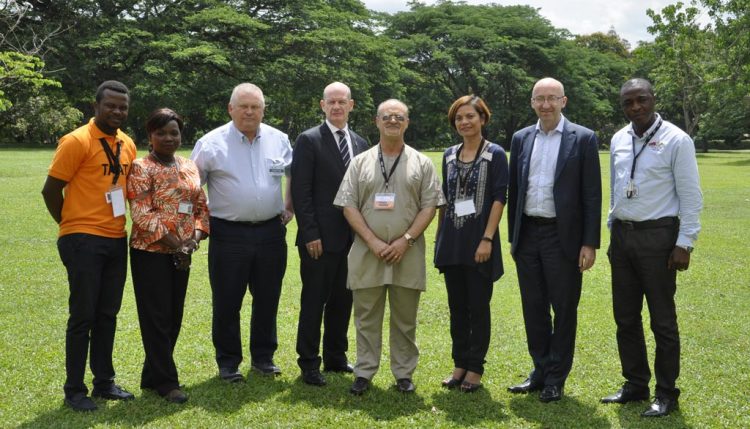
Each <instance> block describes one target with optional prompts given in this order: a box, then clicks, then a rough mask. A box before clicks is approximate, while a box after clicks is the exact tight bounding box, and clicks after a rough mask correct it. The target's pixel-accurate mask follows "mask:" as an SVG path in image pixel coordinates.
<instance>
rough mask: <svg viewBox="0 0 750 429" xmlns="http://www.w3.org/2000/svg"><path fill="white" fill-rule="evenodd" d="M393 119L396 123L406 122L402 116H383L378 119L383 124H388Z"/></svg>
mask: <svg viewBox="0 0 750 429" xmlns="http://www.w3.org/2000/svg"><path fill="white" fill-rule="evenodd" d="M393 119H395V120H396V121H398V122H404V121H405V120H406V116H404V115H383V116H381V117H380V120H381V121H383V122H390V121H391V120H393Z"/></svg>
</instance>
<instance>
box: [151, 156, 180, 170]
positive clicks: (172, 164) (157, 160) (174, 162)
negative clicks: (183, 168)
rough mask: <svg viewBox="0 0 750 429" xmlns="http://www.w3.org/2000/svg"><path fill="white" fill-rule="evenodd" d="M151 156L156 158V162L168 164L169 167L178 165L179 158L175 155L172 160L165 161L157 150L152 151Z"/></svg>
mask: <svg viewBox="0 0 750 429" xmlns="http://www.w3.org/2000/svg"><path fill="white" fill-rule="evenodd" d="M151 156H152V157H153V158H154V160H155V161H156V162H158V163H159V164H161V165H164V166H167V167H174V166H175V165H177V160H176V159H175V158H174V157H173V158H172V160H171V161H165V160H163V159H161V158H160V157H159V155H157V154H156V152H151Z"/></svg>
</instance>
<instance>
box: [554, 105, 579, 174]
mask: <svg viewBox="0 0 750 429" xmlns="http://www.w3.org/2000/svg"><path fill="white" fill-rule="evenodd" d="M575 144H576V132H575V131H570V130H569V128H568V121H567V120H565V124H564V125H563V133H562V137H561V138H560V152H559V153H558V155H557V167H555V180H557V178H558V177H560V173H562V171H563V168H564V167H565V163H566V162H567V161H568V158H569V157H570V151H572V150H573V146H575Z"/></svg>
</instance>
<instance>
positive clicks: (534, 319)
mask: <svg viewBox="0 0 750 429" xmlns="http://www.w3.org/2000/svg"><path fill="white" fill-rule="evenodd" d="M519 238H520V241H519V243H518V245H517V247H516V253H515V255H514V258H515V261H516V270H517V272H518V284H519V286H520V289H521V304H522V306H523V318H524V324H525V326H526V340H527V342H528V347H529V354H530V355H531V359H532V360H533V362H534V372H533V374H532V378H533V381H534V382H538V383H543V384H545V385H557V386H563V385H564V384H565V380H566V379H567V377H568V374H569V373H570V369H571V368H572V367H573V353H574V351H575V339H576V327H577V323H578V301H579V300H580V298H581V281H582V276H581V273H580V272H579V271H578V261H572V260H570V259H568V258H566V257H565V254H564V253H563V249H562V247H561V245H560V239H559V237H558V234H557V225H556V224H554V223H552V224H545V225H541V224H536V223H533V222H531V221H525V222H524V223H523V225H522V227H521V236H520V237H519ZM550 307H551V308H552V310H553V312H554V320H553V319H552V316H551V315H550Z"/></svg>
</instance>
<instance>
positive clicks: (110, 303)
mask: <svg viewBox="0 0 750 429" xmlns="http://www.w3.org/2000/svg"><path fill="white" fill-rule="evenodd" d="M129 101H130V97H129V95H128V88H127V87H126V86H125V85H123V84H122V83H120V82H117V81H106V82H103V83H102V84H101V85H100V86H99V88H98V89H97V91H96V102H95V103H94V113H95V115H94V118H93V119H91V120H90V121H89V123H88V124H86V125H84V126H82V127H80V128H78V129H76V130H74V131H72V132H70V133H69V134H67V135H65V136H63V137H62V138H61V139H60V142H59V144H58V146H57V151H56V152H55V156H54V158H53V159H52V164H51V165H50V168H49V173H48V176H47V180H46V182H45V183H44V189H42V196H43V197H44V203H45V204H46V205H47V210H49V213H50V215H51V216H52V218H53V219H54V220H55V222H57V223H58V224H59V225H60V233H59V236H58V240H57V248H58V251H59V253H60V259H62V262H63V265H65V269H66V270H67V272H68V283H69V288H70V298H69V300H68V306H69V317H68V326H67V330H66V332H65V372H66V379H65V387H64V390H65V405H67V406H68V407H70V408H72V409H74V410H76V411H93V410H95V409H96V404H95V403H94V402H93V401H92V400H91V398H89V397H88V396H87V395H88V389H87V388H86V385H85V384H84V382H83V378H84V375H85V372H86V358H87V355H88V352H89V344H90V346H91V363H90V366H91V372H93V374H94V388H93V390H92V394H91V396H94V397H100V398H104V399H112V400H126V399H132V398H133V394H131V393H129V392H127V391H126V390H124V389H122V388H121V387H120V386H118V385H116V384H115V383H114V377H115V370H114V368H113V366H112V348H113V346H114V339H115V325H116V322H117V313H118V312H119V311H120V304H121V302H122V292H123V288H124V287H125V277H126V275H127V241H126V233H125V199H124V193H123V190H124V188H125V178H126V177H127V173H128V170H129V169H130V164H131V163H132V161H133V160H134V159H135V154H136V149H135V144H134V143H133V140H132V139H131V138H130V137H128V136H127V135H125V133H123V132H122V131H120V130H119V128H120V127H121V126H122V124H123V123H124V122H125V120H126V119H127V117H128V105H129ZM89 339H90V340H89Z"/></svg>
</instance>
